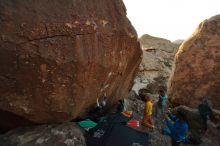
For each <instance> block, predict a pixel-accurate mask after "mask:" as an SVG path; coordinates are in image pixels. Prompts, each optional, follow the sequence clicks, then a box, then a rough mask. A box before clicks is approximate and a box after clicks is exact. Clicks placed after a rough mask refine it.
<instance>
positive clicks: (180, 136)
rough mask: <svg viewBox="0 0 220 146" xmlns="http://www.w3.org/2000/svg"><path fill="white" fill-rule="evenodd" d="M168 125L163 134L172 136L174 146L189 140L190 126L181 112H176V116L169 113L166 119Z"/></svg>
mask: <svg viewBox="0 0 220 146" xmlns="http://www.w3.org/2000/svg"><path fill="white" fill-rule="evenodd" d="M166 125H167V128H164V129H163V134H166V135H169V136H171V139H172V146H179V144H180V142H184V141H186V140H187V133H188V130H189V125H188V123H187V120H186V117H185V115H184V114H183V113H182V112H181V111H176V114H175V115H173V114H170V113H169V114H168V116H167V117H166Z"/></svg>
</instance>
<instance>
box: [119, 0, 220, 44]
mask: <svg viewBox="0 0 220 146" xmlns="http://www.w3.org/2000/svg"><path fill="white" fill-rule="evenodd" d="M123 1H124V4H125V6H126V9H127V17H128V19H129V20H130V22H131V23H132V25H133V26H134V28H135V29H136V31H137V33H138V37H141V36H142V35H143V34H149V35H152V36H156V37H161V38H166V39H169V40H171V41H174V40H177V39H187V38H188V37H189V36H190V35H191V34H192V33H193V32H194V30H195V29H196V28H197V26H198V25H199V24H200V23H201V22H202V21H203V20H205V19H208V18H210V17H212V16H215V15H217V14H220V0H123Z"/></svg>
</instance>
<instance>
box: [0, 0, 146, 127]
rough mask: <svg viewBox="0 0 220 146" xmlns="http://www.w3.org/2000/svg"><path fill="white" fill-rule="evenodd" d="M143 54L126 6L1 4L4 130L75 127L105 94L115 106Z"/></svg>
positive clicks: (96, 0)
mask: <svg viewBox="0 0 220 146" xmlns="http://www.w3.org/2000/svg"><path fill="white" fill-rule="evenodd" d="M141 53H142V52H141V49H140V45H139V43H138V41H137V34H136V31H135V30H134V28H133V27H132V25H131V24H130V22H129V20H128V19H127V17H126V8H125V6H124V4H123V2H122V0H104V1H103V0H87V1H80V0H74V1H73V0H65V1H60V0H53V1H21V0H7V1H0V111H2V112H0V116H1V119H0V121H1V122H0V123H3V122H4V123H6V124H8V125H9V124H10V123H11V126H13V125H14V124H16V120H14V121H10V120H8V119H9V118H8V117H7V116H8V114H6V113H12V115H10V117H11V116H12V117H13V115H16V116H19V117H20V118H24V119H27V120H29V121H30V122H35V123H51V122H63V121H68V120H71V119H73V118H75V117H77V116H79V115H80V114H83V113H85V112H86V111H87V110H88V109H89V108H90V107H91V106H92V105H93V104H95V102H96V98H99V97H101V96H102V95H103V94H105V93H106V95H107V97H108V98H111V97H114V98H111V99H109V100H108V103H109V104H112V103H114V102H115V101H116V100H118V98H121V97H125V96H127V94H128V92H129V90H130V89H131V86H132V82H133V79H134V75H135V73H136V70H137V68H138V66H139V64H140V61H141V57H140V56H141ZM1 113H4V114H1ZM3 126H4V125H3Z"/></svg>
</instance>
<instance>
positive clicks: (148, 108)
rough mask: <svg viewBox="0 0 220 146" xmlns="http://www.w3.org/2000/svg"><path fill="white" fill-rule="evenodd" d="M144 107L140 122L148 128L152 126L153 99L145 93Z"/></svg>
mask: <svg viewBox="0 0 220 146" xmlns="http://www.w3.org/2000/svg"><path fill="white" fill-rule="evenodd" d="M145 100H146V103H145V108H144V116H143V120H142V124H143V125H144V126H145V127H148V128H154V124H153V120H152V110H153V101H152V98H151V96H150V95H147V94H146V95H145Z"/></svg>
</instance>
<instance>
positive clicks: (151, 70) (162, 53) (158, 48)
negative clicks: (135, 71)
mask: <svg viewBox="0 0 220 146" xmlns="http://www.w3.org/2000/svg"><path fill="white" fill-rule="evenodd" d="M139 41H140V43H141V47H142V51H143V59H142V62H141V64H140V66H139V75H138V76H137V77H136V79H135V82H136V84H135V86H134V87H133V90H135V91H137V90H138V89H140V88H143V87H146V85H147V84H151V83H153V84H158V85H159V84H160V83H158V82H157V81H156V80H157V78H163V79H164V83H165V84H163V85H159V86H164V85H165V86H166V83H167V80H168V79H169V76H170V73H171V70H172V65H173V60H174V56H175V53H176V51H177V49H178V47H179V45H180V44H174V43H172V42H171V41H169V40H166V39H163V38H158V37H153V36H150V35H147V34H145V35H143V36H142V37H141V38H140V39H139ZM155 79H156V80H155ZM153 86H154V85H153ZM155 90H157V89H155Z"/></svg>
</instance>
